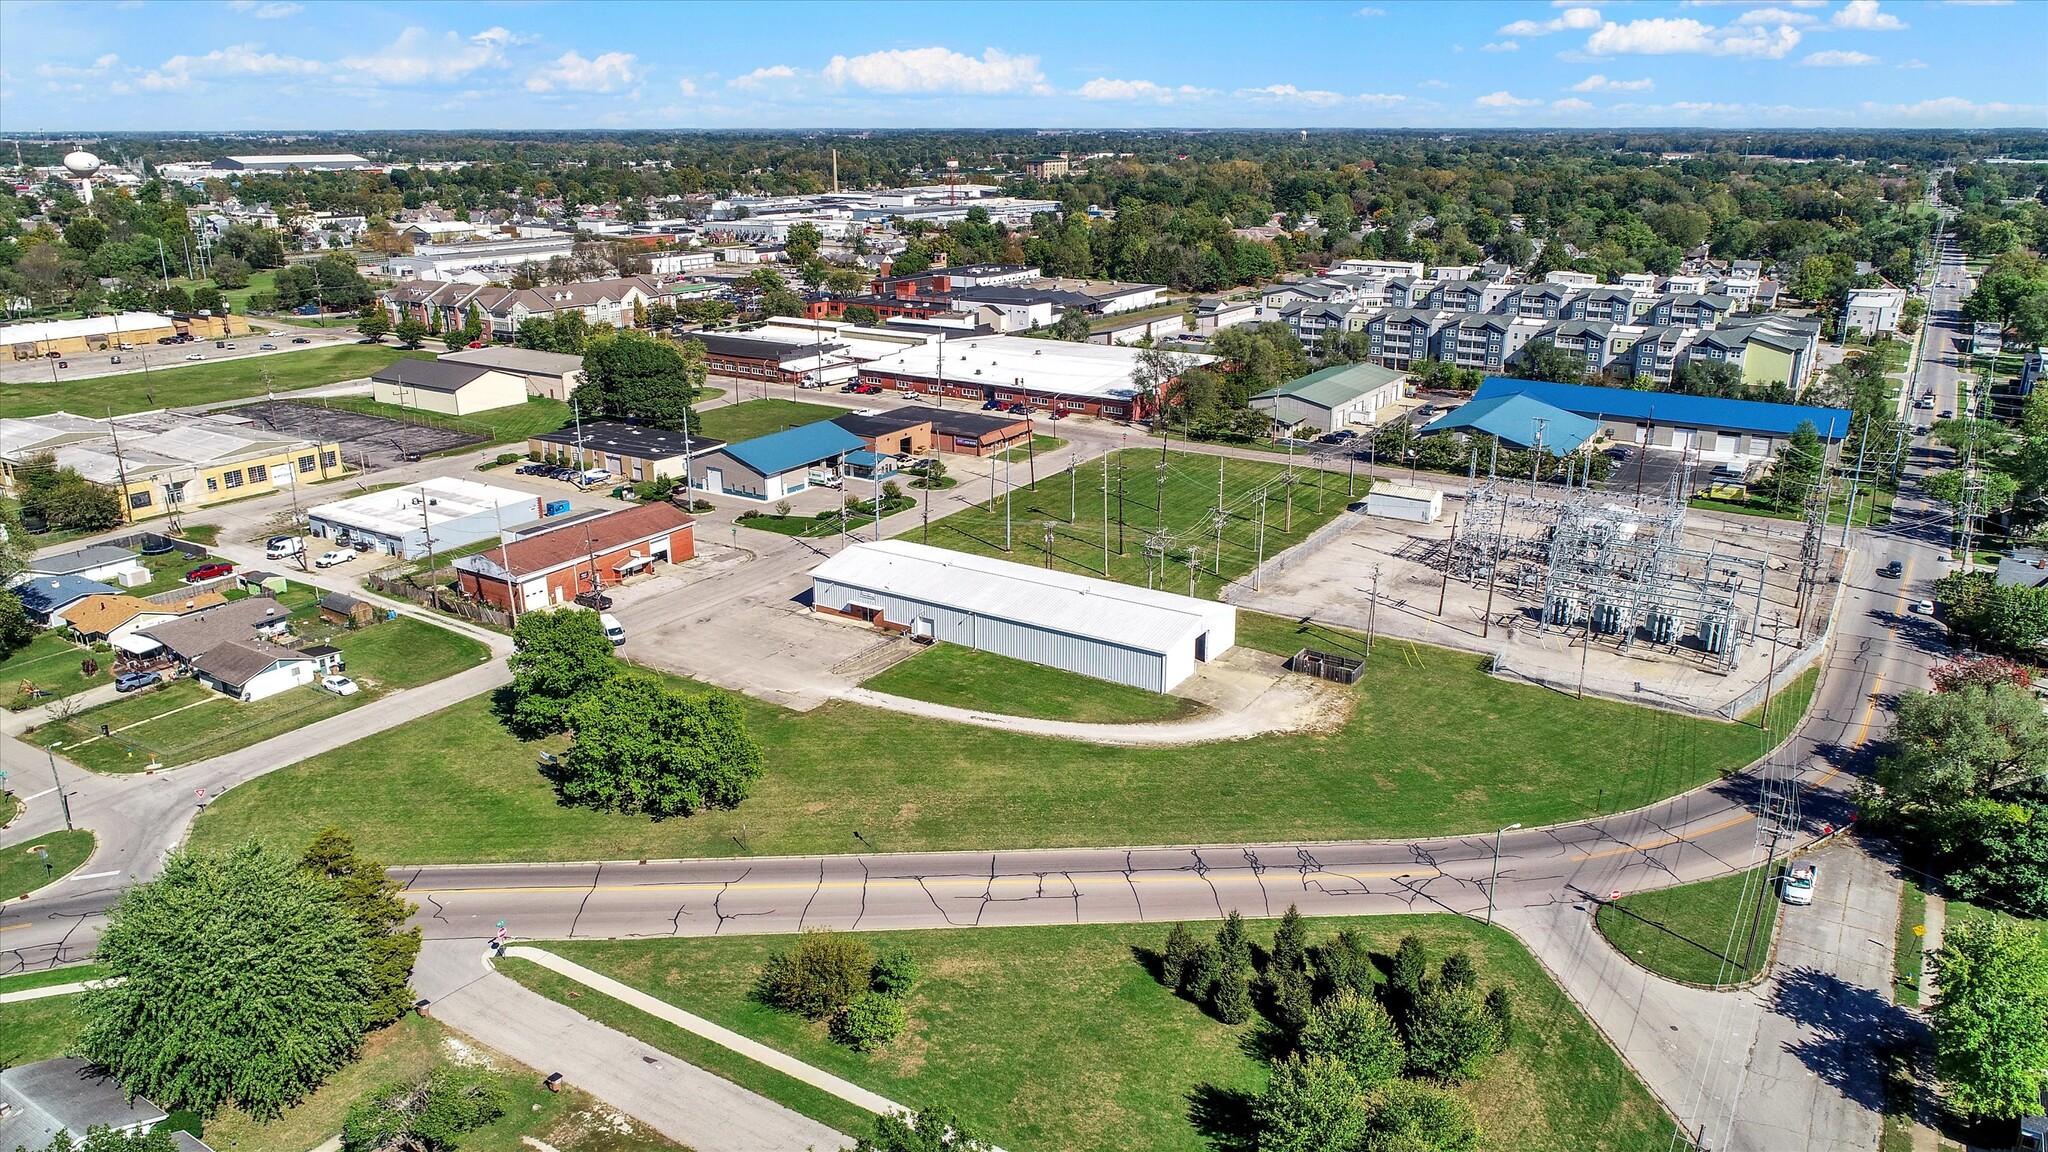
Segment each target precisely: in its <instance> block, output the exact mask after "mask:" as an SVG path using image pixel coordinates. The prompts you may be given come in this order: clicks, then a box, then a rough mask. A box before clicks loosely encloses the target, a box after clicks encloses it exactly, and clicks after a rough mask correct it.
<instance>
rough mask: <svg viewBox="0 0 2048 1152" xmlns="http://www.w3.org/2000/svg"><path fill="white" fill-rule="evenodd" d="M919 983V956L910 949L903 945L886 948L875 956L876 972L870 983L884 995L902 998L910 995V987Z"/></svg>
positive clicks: (870, 977)
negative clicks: (913, 954)
mask: <svg viewBox="0 0 2048 1152" xmlns="http://www.w3.org/2000/svg"><path fill="white" fill-rule="evenodd" d="M916 983H917V958H916V957H914V956H912V955H911V954H910V949H908V948H903V947H895V948H885V949H883V950H882V952H881V953H880V954H879V955H877V956H876V957H875V968H874V972H873V973H872V974H870V976H869V978H868V984H869V986H870V987H872V988H873V989H874V990H875V991H877V992H880V993H881V994H882V995H884V996H892V997H895V998H896V999H898V1000H901V999H902V998H904V997H905V996H908V995H910V989H911V987H912V986H914V985H915V984H916Z"/></svg>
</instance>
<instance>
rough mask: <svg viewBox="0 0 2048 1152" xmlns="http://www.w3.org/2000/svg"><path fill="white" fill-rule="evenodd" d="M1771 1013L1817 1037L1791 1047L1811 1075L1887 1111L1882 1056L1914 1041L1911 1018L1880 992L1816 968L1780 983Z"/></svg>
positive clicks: (1799, 970)
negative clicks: (1884, 1050)
mask: <svg viewBox="0 0 2048 1152" xmlns="http://www.w3.org/2000/svg"><path fill="white" fill-rule="evenodd" d="M1771 1011H1773V1012H1775V1013H1777V1014H1778V1015H1780V1016H1783V1017H1785V1018H1787V1019H1789V1020H1792V1021H1793V1022H1795V1023H1798V1024H1802V1025H1804V1026H1806V1027H1807V1028H1809V1029H1811V1030H1812V1031H1813V1032H1814V1033H1815V1035H1813V1036H1812V1037H1810V1038H1808V1039H1805V1040H1799V1041H1795V1042H1793V1043H1791V1044H1788V1045H1787V1046H1786V1051H1788V1052H1790V1053H1791V1054H1792V1055H1793V1056H1794V1057H1795V1058H1797V1059H1798V1061H1799V1062H1800V1063H1801V1064H1804V1065H1806V1067H1807V1068H1808V1070H1810V1071H1811V1072H1813V1074H1814V1075H1816V1076H1818V1077H1820V1079H1821V1080H1822V1081H1823V1082H1824V1083H1827V1084H1829V1085H1831V1086H1832V1087H1834V1088H1835V1089H1836V1090H1837V1091H1839V1092H1841V1093H1842V1095H1843V1096H1844V1097H1846V1098H1848V1099H1850V1100H1852V1101H1854V1102H1855V1103H1856V1104H1857V1105H1859V1106H1861V1107H1864V1108H1868V1109H1871V1110H1872V1111H1876V1110H1880V1109H1882V1108H1883V1107H1884V1095H1885V1093H1884V1080H1885V1071H1884V1068H1883V1066H1882V1063H1881V1061H1879V1059H1878V1055H1877V1054H1878V1051H1879V1049H1881V1048H1882V1047H1884V1046H1886V1045H1892V1044H1900V1043H1910V1042H1911V1040H1912V1037H1913V1032H1914V1022H1913V1020H1912V1019H1911V1017H1910V1014H1908V1013H1907V1012H1906V1011H1905V1010H1904V1009H1902V1008H1900V1007H1898V1006H1897V1005H1895V1004H1892V1003H1891V1002H1889V1001H1888V1000H1886V999H1885V998H1884V996H1883V995H1882V994H1881V993H1879V992H1878V991H1876V990H1874V989H1870V988H1859V987H1857V986H1856V985H1854V984H1851V983H1849V982H1848V981H1846V980H1843V979H1842V978H1841V977H1839V976H1836V975H1835V974H1834V973H1832V972H1821V971H1818V970H1816V969H1813V968H1795V969H1792V970H1790V971H1788V972H1786V973H1784V974H1783V975H1781V976H1780V977H1779V978H1778V981H1777V985H1776V987H1775V989H1774V991H1773V993H1772V997H1771Z"/></svg>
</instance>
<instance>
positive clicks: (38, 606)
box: [14, 576, 121, 628]
mask: <svg viewBox="0 0 2048 1152" xmlns="http://www.w3.org/2000/svg"><path fill="white" fill-rule="evenodd" d="M119 591H121V590H120V589H119V588H116V587H114V586H113V585H112V584H102V583H100V582H99V581H97V580H88V579H86V578H85V577H83V576H36V577H32V578H30V579H27V580H24V581H22V582H21V583H19V584H17V585H15V586H14V594H15V595H16V596H19V597H21V607H22V609H23V610H24V611H26V612H27V613H28V618H29V619H31V620H33V621H35V622H36V623H37V624H40V625H42V626H43V627H45V628H55V627H58V626H60V625H62V624H63V623H64V609H66V608H69V607H70V606H72V605H73V604H76V603H78V602H79V601H80V600H83V599H85V598H86V597H87V596H111V595H114V594H115V593H117V592H119Z"/></svg>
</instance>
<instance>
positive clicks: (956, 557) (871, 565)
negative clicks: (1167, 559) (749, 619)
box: [811, 540, 1237, 707]
mask: <svg viewBox="0 0 2048 1152" xmlns="http://www.w3.org/2000/svg"><path fill="white" fill-rule="evenodd" d="M811 606H812V608H813V609H815V610H816V611H820V612H828V613H832V614H834V615H839V616H848V617H852V618H854V619H857V620H865V621H867V622H869V623H871V624H874V625H876V626H878V627H882V628H888V629H893V630H900V631H906V632H909V633H911V634H912V635H914V636H924V637H929V638H931V639H934V640H939V641H943V642H945V643H948V644H959V645H962V646H964V647H968V648H976V649H980V650H981V651H984V652H993V653H996V654H997V655H999V656H1009V657H1012V658H1014V659H1018V660H1029V661H1031V662H1032V663H1034V664H1044V665H1048V666H1050V667H1053V668H1061V669H1064V670H1066V671H1068V672H1078V673H1080V674H1081V675H1083V676H1093V677H1095V678H1097V679H1100V680H1110V681H1114V682H1116V683H1118V684H1129V685H1131V686H1133V687H1137V688H1147V689H1150V690H1152V691H1154V692H1166V691H1170V690H1172V689H1173V687H1174V686H1175V685H1177V684H1179V683H1180V682H1181V681H1183V680H1185V679H1187V678H1188V677H1189V676H1191V675H1193V674H1194V671H1195V665H1197V664H1200V663H1204V662H1206V661H1209V660H1213V659H1215V658H1216V657H1218V656H1220V655H1221V654H1222V653H1223V652H1225V651H1227V650H1228V649H1229V648H1230V647H1231V646H1232V645H1234V644H1235V643H1236V642H1237V609H1236V608H1233V607H1231V606H1230V605H1228V604H1219V603H1216V602H1214V601H1209V600H1197V599H1195V598H1194V597H1192V596H1180V595H1176V594H1175V593H1172V592H1162V591H1153V590H1152V589H1149V588H1135V587H1132V586H1131V585H1128V584H1118V583H1114V582H1112V581H1109V580H1098V579H1096V578H1094V577H1092V576H1077V575H1073V574H1070V573H1066V572H1056V571H1053V570H1051V569H1046V568H1038V567H1035V566H1032V565H1029V564H1017V563H1012V562H1011V561H1008V560H995V559H991V558H989V557H985V556H971V555H968V554H967V553H964V552H952V551H948V550H946V549H944V548H931V547H927V546H926V545H923V544H913V543H911V542H909V541H907V540H882V541H877V542H874V543H865V544H854V545H851V546H849V547H847V548H846V549H845V550H844V551H842V552H840V553H839V554H838V555H837V556H834V557H832V558H831V559H830V560H827V561H825V562H824V563H823V564H820V565H818V567H817V568H815V569H813V570H812V572H811ZM990 703H991V706H992V707H993V706H995V705H996V704H997V703H999V702H996V701H991V702H990Z"/></svg>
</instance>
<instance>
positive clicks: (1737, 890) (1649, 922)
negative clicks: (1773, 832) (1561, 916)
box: [1593, 865, 1783, 985]
mask: <svg viewBox="0 0 2048 1152" xmlns="http://www.w3.org/2000/svg"><path fill="white" fill-rule="evenodd" d="M1777 870H1778V871H1782V870H1783V866H1782V865H1781V866H1779V868H1778V869H1777ZM1593 922H1594V924H1595V925H1597V926H1598V927H1599V929H1600V935H1602V936H1604V937H1606V938H1607V942H1608V943H1609V944H1612V945H1614V947H1615V950H1616V951H1619V952H1620V953H1621V954H1622V955H1623V956H1626V957H1628V958H1629V959H1630V960H1631V961H1633V962H1634V963H1636V964H1640V965H1642V966H1643V967H1645V968H1648V969H1649V970H1650V971H1652V972H1655V973H1656V974H1657V975H1659V976H1667V977H1670V978H1671V979H1673V980H1683V981H1685V982H1686V983H1688V984H1706V985H1721V984H1740V983H1742V982H1743V981H1745V980H1748V979H1749V978H1750V977H1752V976H1754V975H1756V974H1757V972H1759V971H1760V970H1761V969H1762V968H1763V966H1764V962H1765V961H1766V960H1768V959H1769V958H1770V955H1771V933H1772V932H1773V931H1774V930H1775V929H1776V928H1777V923H1778V888H1777V877H1776V876H1775V875H1771V876H1766V875H1764V874H1763V869H1761V868H1755V869H1751V870H1750V871H1748V872H1738V873H1736V874H1735V875H1733V876H1722V877H1719V878H1717V879H1713V880H1704V881H1701V882H1699V883H1697V884H1681V885H1679V886H1678V887H1676V888H1664V889H1660V890H1658V891H1656V892H1643V893H1639V894H1637V895H1634V896H1624V897H1622V898H1621V899H1620V900H1616V901H1614V902H1613V903H1610V904H1605V905H1602V906H1601V908H1600V910H1599V911H1598V912H1596V913H1595V914H1594V917H1593ZM1752 927H1754V929H1755V933H1756V947H1755V949H1754V950H1751V948H1750V947H1749V939H1750V932H1751V929H1752ZM1744 959H1748V960H1749V961H1750V963H1749V964H1748V965H1747V966H1745V965H1744V964H1743V961H1744Z"/></svg>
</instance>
